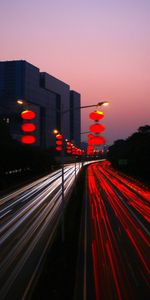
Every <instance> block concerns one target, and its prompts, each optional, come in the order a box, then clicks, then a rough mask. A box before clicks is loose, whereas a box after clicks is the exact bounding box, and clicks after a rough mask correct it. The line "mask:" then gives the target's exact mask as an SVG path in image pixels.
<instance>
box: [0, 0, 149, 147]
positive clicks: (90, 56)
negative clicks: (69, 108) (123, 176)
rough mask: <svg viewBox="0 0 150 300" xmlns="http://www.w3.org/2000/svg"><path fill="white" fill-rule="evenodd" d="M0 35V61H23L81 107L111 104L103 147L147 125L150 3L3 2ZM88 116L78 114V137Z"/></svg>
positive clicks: (84, 112)
mask: <svg viewBox="0 0 150 300" xmlns="http://www.w3.org/2000/svg"><path fill="white" fill-rule="evenodd" d="M0 33H1V49H0V60H1V61H5V60H18V59H23V60H27V61H29V62H30V63H31V64H33V65H36V66H37V67H39V68H40V70H41V71H45V72H47V73H49V74H51V75H52V76H54V77H57V78H58V79H60V80H62V81H64V82H67V83H68V84H69V85H70V86H71V88H72V89H73V90H77V91H78V92H79V93H80V94H81V103H82V105H88V104H94V103H97V102H99V101H103V100H104V101H110V106H109V107H107V108H105V109H103V111H104V113H105V117H104V119H103V122H102V123H104V124H105V125H106V131H105V132H104V134H102V135H103V136H105V137H106V142H107V144H112V142H113V141H114V140H117V139H121V138H123V139H124V138H127V137H128V136H129V135H131V134H132V133H133V132H135V131H136V130H137V129H138V127H139V126H144V125H146V124H150V59H149V53H150V1H149V0H143V1H142V0H130V1H129V0H126V1H120V0H94V1H93V0H89V1H87V0H83V1H81V0H76V1H74V0H73V1H71V0H63V1H58V0H55V1H54V0H43V1H38V0H36V1H35V0H30V1H29V0H26V2H22V1H19V0H14V1H12V2H10V1H8V0H5V1H4V0H2V1H1V10H0ZM101 110H102V108H101ZM91 111H92V109H85V110H82V121H81V125H82V131H87V130H88V128H89V126H90V124H91V121H90V119H89V117H88V114H89V112H91ZM82 139H83V140H85V137H83V136H82Z"/></svg>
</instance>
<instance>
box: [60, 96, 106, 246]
mask: <svg viewBox="0 0 150 300" xmlns="http://www.w3.org/2000/svg"><path fill="white" fill-rule="evenodd" d="M106 105H109V102H107V101H102V102H98V103H97V104H92V105H85V106H79V107H76V108H75V110H77V109H79V110H80V109H84V108H89V107H98V106H106ZM70 110H71V109H68V110H63V107H61V111H60V114H61V134H62V136H63V125H64V115H65V114H66V113H68V112H70ZM61 165H62V201H61V203H62V227H61V228H62V242H64V240H65V226H64V225H65V224H64V210H65V196H64V139H63V144H62V151H61ZM75 180H76V161H75Z"/></svg>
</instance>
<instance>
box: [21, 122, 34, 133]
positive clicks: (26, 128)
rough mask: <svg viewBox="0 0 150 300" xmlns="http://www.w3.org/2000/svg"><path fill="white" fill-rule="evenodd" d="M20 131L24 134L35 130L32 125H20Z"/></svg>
mask: <svg viewBox="0 0 150 300" xmlns="http://www.w3.org/2000/svg"><path fill="white" fill-rule="evenodd" d="M21 129H22V131H24V132H33V131H35V130H36V125H35V124H33V123H24V124H22V125H21Z"/></svg>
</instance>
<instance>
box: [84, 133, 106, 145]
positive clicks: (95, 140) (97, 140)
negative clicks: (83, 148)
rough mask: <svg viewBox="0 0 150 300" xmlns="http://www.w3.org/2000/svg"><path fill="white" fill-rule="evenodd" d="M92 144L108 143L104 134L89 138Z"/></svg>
mask: <svg viewBox="0 0 150 300" xmlns="http://www.w3.org/2000/svg"><path fill="white" fill-rule="evenodd" d="M88 142H89V144H90V145H103V144H105V143H106V141H105V139H104V138H103V137H102V136H94V135H93V137H91V138H90V139H89V141H88Z"/></svg>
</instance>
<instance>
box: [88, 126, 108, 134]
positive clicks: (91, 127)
mask: <svg viewBox="0 0 150 300" xmlns="http://www.w3.org/2000/svg"><path fill="white" fill-rule="evenodd" d="M89 129H90V131H92V132H95V133H99V132H102V131H103V130H104V129H105V126H104V125H103V124H93V125H91V126H90V128H89Z"/></svg>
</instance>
